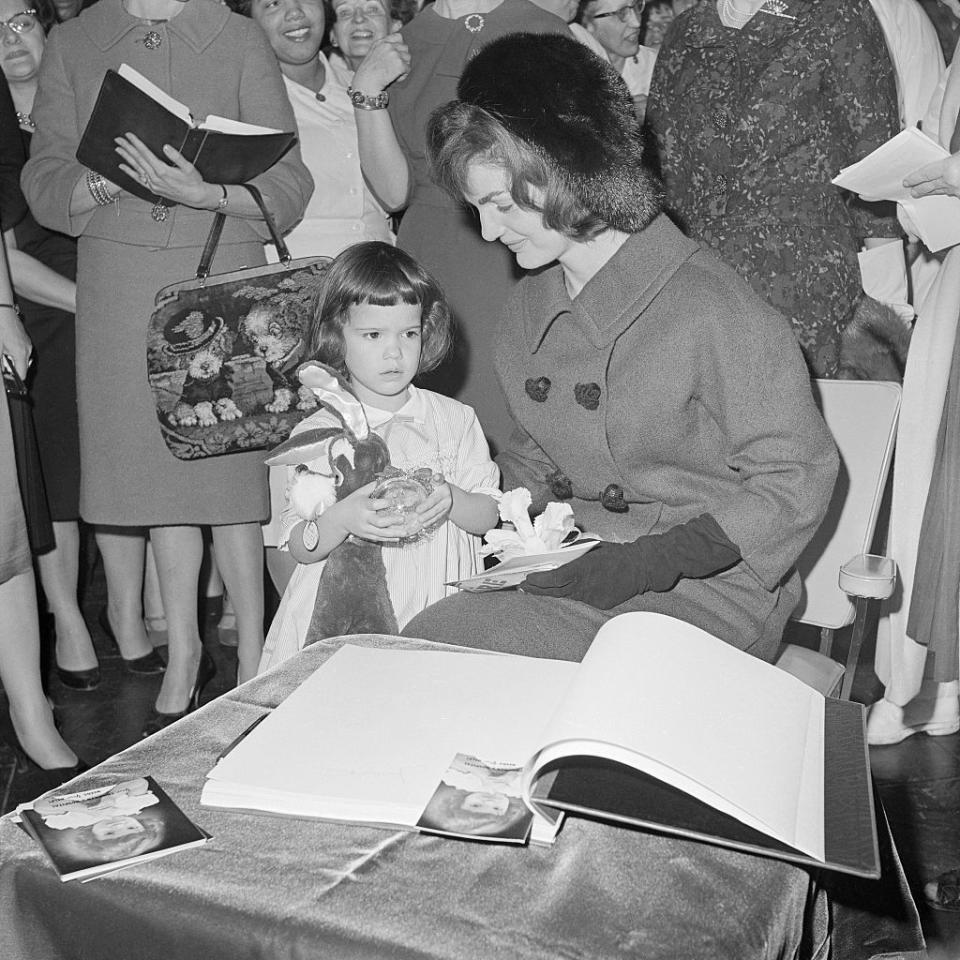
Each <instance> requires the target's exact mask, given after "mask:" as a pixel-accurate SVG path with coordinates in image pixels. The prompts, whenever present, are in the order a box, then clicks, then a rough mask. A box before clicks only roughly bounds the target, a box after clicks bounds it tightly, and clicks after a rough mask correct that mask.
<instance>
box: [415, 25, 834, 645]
mask: <svg viewBox="0 0 960 960" xmlns="http://www.w3.org/2000/svg"><path fill="white" fill-rule="evenodd" d="M458 95H459V100H455V101H453V102H451V103H449V104H447V105H446V106H444V107H442V108H441V109H440V110H438V111H437V112H436V113H435V114H434V115H433V117H432V120H431V124H430V128H429V133H428V137H429V144H430V152H431V157H432V161H433V166H434V171H435V174H436V175H437V177H438V179H439V180H440V181H441V182H443V183H444V184H446V185H447V188H448V189H449V190H451V192H454V193H455V194H456V195H459V196H462V197H464V198H465V199H466V200H467V201H468V202H469V203H471V204H472V205H473V206H474V207H475V208H476V210H477V213H478V215H479V220H480V230H481V233H482V235H483V237H484V239H485V240H487V241H489V242H499V243H501V244H503V245H504V246H506V247H507V248H508V249H509V250H510V251H511V252H512V253H513V255H514V257H515V258H516V261H517V263H518V264H519V266H521V267H522V268H524V269H525V270H527V271H530V272H529V273H528V274H527V276H526V277H525V278H524V279H523V280H522V281H521V283H520V286H519V287H518V290H517V293H516V295H515V296H514V297H513V298H512V299H511V300H510V301H509V302H508V304H507V306H506V308H505V310H504V313H503V314H502V316H501V319H500V326H499V329H498V331H497V339H496V341H495V342H496V343H497V349H496V354H495V363H496V369H497V374H498V375H499V378H500V382H501V385H502V387H503V390H504V392H505V395H506V399H507V403H508V405H509V407H510V411H511V413H512V415H513V418H514V420H515V421H516V423H517V426H518V429H517V430H516V431H515V433H514V436H513V439H512V440H511V443H510V445H509V446H508V448H507V449H506V450H505V451H504V452H503V453H502V454H501V455H500V457H499V458H498V462H499V465H500V467H501V470H502V471H503V474H504V487H505V489H510V488H512V487H517V486H523V487H526V488H528V489H529V490H530V491H531V493H532V495H533V504H534V511H535V512H539V511H541V510H542V509H543V507H544V506H545V504H546V503H547V502H548V501H550V500H567V501H569V503H570V505H571V506H572V508H573V513H574V518H575V520H576V522H577V523H578V524H579V525H580V526H581V527H582V528H583V529H585V530H587V531H589V532H590V533H592V534H595V535H597V536H598V537H600V538H602V540H603V541H604V542H603V543H601V545H600V546H598V547H597V548H595V549H594V550H592V551H590V552H589V553H586V554H584V555H583V556H581V557H579V558H578V559H576V560H573V561H571V562H570V563H568V564H566V565H565V566H562V567H559V568H558V569H556V570H552V571H548V572H543V573H536V574H531V575H530V576H528V577H527V579H526V581H525V582H524V584H523V585H522V586H521V592H516V593H514V592H506V591H504V592H500V593H484V594H468V593H463V594H460V595H459V596H455V597H449V598H447V599H445V600H442V601H440V602H439V603H437V604H435V605H434V606H432V607H430V608H428V609H427V610H426V611H424V613H422V614H420V615H419V616H418V617H416V618H414V619H413V620H412V621H411V622H410V623H409V624H408V626H407V627H406V629H405V631H404V632H405V633H406V634H408V635H411V636H418V637H427V638H429V639H437V640H440V639H443V640H447V641H451V642H456V643H463V644H467V645H471V646H480V647H485V648H492V649H499V650H508V651H511V652H518V653H525V654H531V653H532V654H536V655H542V656H549V657H558V658H564V659H574V660H579V659H580V658H581V657H582V656H583V653H584V651H585V650H586V649H587V647H588V646H589V644H590V642H591V640H592V638H593V636H594V635H595V633H596V631H597V629H598V628H599V626H600V625H601V624H602V623H604V622H605V621H606V620H608V619H609V618H610V617H612V616H615V615H617V614H619V613H625V612H628V611H632V610H650V611H654V612H657V613H664V614H668V615H670V616H674V617H677V618H679V619H682V620H686V621H688V622H690V623H693V624H695V625H696V626H698V627H700V628H702V629H704V630H707V631H708V632H709V633H711V634H713V635H714V636H717V637H720V638H721V639H723V640H725V641H727V642H728V643H731V644H733V645H734V646H737V647H739V648H741V649H744V650H746V651H748V652H749V653H751V654H754V655H755V656H758V657H761V658H763V659H766V660H771V659H773V656H774V654H775V652H776V650H777V647H778V645H779V643H780V638H781V633H782V631H783V626H784V624H785V622H786V619H787V617H788V615H789V614H790V612H791V611H792V610H793V608H794V606H795V604H796V602H797V600H798V599H799V578H798V577H797V575H796V572H795V571H794V570H793V564H794V562H795V560H796V559H797V557H798V556H799V554H800V552H801V551H802V549H803V548H804V546H805V545H806V543H807V541H808V540H809V538H810V537H811V536H812V535H813V533H814V531H815V530H816V528H817V526H818V525H819V523H820V521H821V520H822V518H823V516H824V513H825V511H826V508H827V503H828V501H829V498H830V495H831V493H832V490H833V484H834V480H835V477H836V471H837V455H836V450H835V448H834V445H833V443H832V441H831V439H830V436H829V433H828V431H827V428H826V425H825V424H824V422H823V420H822V418H821V417H820V414H819V412H818V411H817V409H816V406H815V405H814V402H813V397H812V394H811V390H810V383H809V378H808V374H807V371H806V368H805V366H804V363H803V360H802V357H801V354H800V351H799V348H798V346H797V344H796V341H795V339H794V338H793V336H792V334H791V332H790V328H789V326H788V324H787V323H786V321H785V319H784V318H783V317H782V316H781V315H779V314H778V313H777V312H776V311H775V310H773V309H772V308H771V307H769V306H768V305H767V304H766V303H765V302H764V301H763V300H761V299H760V297H759V296H758V295H757V294H756V293H754V292H753V290H752V289H751V288H750V286H749V284H747V283H746V281H744V280H742V279H740V277H738V276H737V275H736V274H735V273H734V272H733V271H732V270H731V269H730V268H728V267H727V266H725V265H724V264H723V263H721V262H720V261H719V260H718V259H717V258H716V256H715V255H713V254H712V253H711V252H709V251H708V250H706V249H705V248H703V247H701V246H700V244H698V243H696V242H695V241H693V240H689V239H687V238H686V237H684V236H683V235H682V234H681V233H680V232H679V230H677V228H676V227H674V225H673V224H672V223H671V222H670V221H669V220H668V219H667V218H666V216H664V215H663V214H662V213H661V212H660V196H659V188H658V186H657V184H656V183H655V182H654V180H653V178H652V177H651V176H650V174H649V173H648V172H647V171H646V170H645V169H644V166H643V158H642V153H641V147H640V138H639V136H638V133H639V124H638V122H637V119H636V116H635V114H634V112H633V104H632V101H631V99H630V96H629V93H628V91H627V89H626V87H625V85H624V84H623V82H622V81H621V79H620V78H619V77H618V76H617V74H616V71H615V70H614V69H613V68H612V67H611V66H610V65H609V64H604V63H603V62H602V61H600V60H599V59H598V58H597V57H595V56H594V55H593V54H592V53H590V52H589V51H588V50H587V49H586V48H585V47H583V46H582V45H581V44H579V43H577V42H576V41H573V40H569V39H567V38H564V37H554V36H539V37H538V36H533V35H530V34H521V35H515V36H512V37H505V38H503V39H500V40H497V41H495V42H493V43H491V44H490V45H489V46H488V47H486V48H485V49H484V50H482V51H481V52H480V53H479V54H478V55H477V56H476V57H475V58H474V59H473V60H472V61H471V62H470V64H469V65H468V66H467V68H466V70H465V72H464V74H463V76H462V78H461V80H460V84H459V86H458Z"/></svg>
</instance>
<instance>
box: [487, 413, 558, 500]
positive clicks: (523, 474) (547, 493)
mask: <svg viewBox="0 0 960 960" xmlns="http://www.w3.org/2000/svg"><path fill="white" fill-rule="evenodd" d="M497 465H498V466H499V467H500V473H501V474H502V476H503V489H504V491H505V492H506V491H508V490H514V489H516V488H517V487H526V488H527V489H528V490H529V491H530V497H531V499H532V501H533V502H532V504H531V507H530V512H531V514H533V515H537V514H540V513H543V510H544V508H545V507H546V505H547V504H548V503H549V502H550V501H551V500H559V499H560V497H559V496H557V495H555V494H554V492H553V490H552V489H551V487H550V481H549V479H548V478H549V477H551V476H554V475H556V474H557V473H558V470H557V466H556V464H555V463H554V462H553V461H552V460H551V459H550V458H549V457H548V456H547V455H546V453H544V452H543V450H542V449H541V448H540V446H539V445H538V444H537V443H536V441H535V440H534V439H533V438H532V437H531V436H530V434H528V433H527V431H526V430H524V429H523V428H522V427H519V426H516V427H514V429H513V433H512V434H511V436H510V440H509V442H508V443H507V446H506V449H505V450H504V451H503V452H502V453H501V454H500V455H499V456H498V457H497Z"/></svg>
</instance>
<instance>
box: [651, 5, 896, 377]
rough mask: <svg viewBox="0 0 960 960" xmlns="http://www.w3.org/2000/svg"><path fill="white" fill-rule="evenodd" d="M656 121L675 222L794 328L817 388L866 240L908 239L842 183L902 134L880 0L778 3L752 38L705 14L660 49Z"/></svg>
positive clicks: (676, 30)
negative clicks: (838, 179)
mask: <svg viewBox="0 0 960 960" xmlns="http://www.w3.org/2000/svg"><path fill="white" fill-rule="evenodd" d="M773 6H776V7H777V9H781V8H782V15H780V16H778V15H776V14H774V13H772V12H767V11H769V10H770V9H771V7H773ZM647 118H648V120H649V123H650V125H651V129H652V132H653V134H654V136H655V138H656V145H657V150H658V155H659V162H660V167H661V173H662V174H663V177H664V181H665V185H666V195H667V208H668V210H669V212H670V213H671V215H672V216H673V217H674V219H676V220H677V221H678V223H679V224H680V226H681V227H683V229H684V230H686V231H687V232H688V233H689V234H690V235H691V236H693V237H696V238H697V239H700V240H702V241H704V242H705V243H708V244H709V245H710V246H712V247H713V248H714V249H715V250H717V252H718V253H719V254H720V255H721V256H722V257H723V258H724V259H725V260H726V261H727V262H728V263H730V264H731V266H733V267H734V268H735V269H736V270H737V271H738V272H739V273H740V274H741V275H742V276H743V277H744V278H745V279H746V280H748V281H749V282H750V283H751V284H752V285H753V287H754V289H756V291H757V292H758V293H759V294H760V295H761V296H763V297H764V298H765V299H766V300H767V301H768V302H770V303H771V304H772V305H773V306H775V307H777V308H778V309H779V310H780V311H781V312H782V313H784V314H785V315H786V316H787V317H789V319H790V321H791V323H792V325H793V329H794V332H795V333H796V336H797V339H798V340H799V342H800V346H801V347H802V348H803V351H804V354H805V356H806V358H807V362H808V364H809V365H810V368H811V370H812V372H813V373H814V375H815V376H820V377H831V376H834V375H835V374H836V370H837V364H838V358H839V344H840V336H841V333H842V330H843V328H844V327H845V326H846V324H847V322H848V321H849V318H850V313H851V311H852V309H853V306H854V302H855V300H856V299H857V297H858V295H859V292H860V272H859V266H858V262H857V253H858V251H859V250H860V247H861V245H862V242H863V240H864V238H865V237H872V236H877V237H882V236H888V237H889V236H898V235H900V232H901V231H900V229H899V227H898V226H897V223H896V220H895V218H894V216H893V210H892V208H890V207H883V206H880V205H875V204H874V205H870V204H864V203H863V202H861V201H860V200H858V199H857V198H855V197H854V196H853V195H851V194H849V193H847V192H845V191H841V190H839V189H838V188H837V187H834V186H832V185H831V183H830V180H831V179H832V178H833V177H834V176H836V175H837V173H838V172H839V171H840V168H841V167H844V166H848V165H849V164H851V163H853V162H855V161H856V160H859V159H860V158H861V157H863V156H865V155H866V154H867V153H869V152H870V151H871V150H873V149H874V148H875V147H877V146H879V145H880V144H881V143H883V142H884V141H885V140H888V139H889V138H890V137H892V136H894V135H895V134H896V133H897V132H899V129H900V127H899V119H898V108H897V94H896V83H895V79H894V70H893V66H892V64H891V61H890V57H889V55H888V53H887V48H886V46H885V43H884V39H883V34H882V32H881V29H880V25H879V23H878V21H877V19H876V17H875V15H874V14H873V11H872V10H871V8H870V5H869V3H868V2H867V0H819V2H814V0H777V3H776V4H773V3H768V4H767V5H766V7H765V9H763V10H761V11H760V12H758V13H757V14H755V15H754V17H753V18H752V19H751V20H750V22H749V23H748V24H747V25H746V26H745V27H744V28H743V29H742V30H734V29H731V28H728V27H725V26H724V25H723V24H722V23H721V22H720V19H719V17H718V15H717V8H716V4H714V3H712V2H709V3H702V4H699V5H698V6H696V7H694V8H692V9H690V10H689V11H688V12H687V13H686V14H684V15H682V16H681V17H679V18H678V19H677V20H676V21H675V23H674V25H673V27H672V28H671V30H670V32H669V33H668V35H667V38H666V41H665V42H664V44H663V46H662V47H661V49H660V54H659V56H658V58H657V64H656V67H655V68H654V73H653V80H652V85H651V90H650V99H649V102H648V106H647Z"/></svg>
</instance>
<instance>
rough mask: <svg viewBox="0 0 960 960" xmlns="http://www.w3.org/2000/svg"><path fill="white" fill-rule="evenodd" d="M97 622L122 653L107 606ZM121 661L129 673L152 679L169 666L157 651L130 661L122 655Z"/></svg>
mask: <svg viewBox="0 0 960 960" xmlns="http://www.w3.org/2000/svg"><path fill="white" fill-rule="evenodd" d="M97 622H98V623H99V624H100V628H101V629H102V630H103V632H104V633H105V634H106V635H107V639H108V640H109V641H110V642H111V643H112V644H113V645H114V646H115V647H116V648H117V651H118V652H119V651H120V644H119V643H118V642H117V635H116V634H115V633H114V632H113V627H112V626H111V625H110V617H109V615H108V614H107V608H106V606H102V607H101V608H100V613H99V614H98V615H97ZM120 659H121V660H122V661H123V666H124V669H125V670H126V671H127V673H133V674H136V675H137V676H139V677H152V676H156V675H157V674H158V673H163V671H164V670H166V669H167V665H166V664H165V663H164V662H163V658H162V657H161V656H160V654H159V653H157V651H156V650H151V651H150V652H149V653H145V654H144V655H143V656H142V657H133V658H132V659H130V660H128V659H127V658H126V657H124V655H123V654H122V653H121V654H120Z"/></svg>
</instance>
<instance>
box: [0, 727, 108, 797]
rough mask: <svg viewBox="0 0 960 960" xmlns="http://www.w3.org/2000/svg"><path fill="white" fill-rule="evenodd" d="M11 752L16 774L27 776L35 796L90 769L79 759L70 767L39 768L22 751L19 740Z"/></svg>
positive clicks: (31, 758) (38, 765) (25, 752)
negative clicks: (34, 789) (12, 752)
mask: <svg viewBox="0 0 960 960" xmlns="http://www.w3.org/2000/svg"><path fill="white" fill-rule="evenodd" d="M13 750H14V753H15V754H16V755H17V772H18V773H23V774H27V775H29V777H30V784H31V786H33V787H36V789H37V796H39V795H40V794H41V793H46V792H47V791H48V790H53V789H54V788H55V787H59V786H60V785H61V784H63V783H66V782H67V781H68V780H72V779H73V778H74V777H79V776H80V774H81V773H86V772H87V771H88V770H89V769H90V765H89V764H87V763H84V762H83V760H81V759H80V758H79V757H78V758H77V762H76V763H75V764H74V765H73V766H72V767H50V768H46V767H41V766H40V764H39V763H37V761H36V760H34V759H33V757H31V756H30V754H28V753H27V751H26V750H24V749H23V746H22V745H21V743H20V741H19V740H17V741H16V742H15V743H14V745H13Z"/></svg>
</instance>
